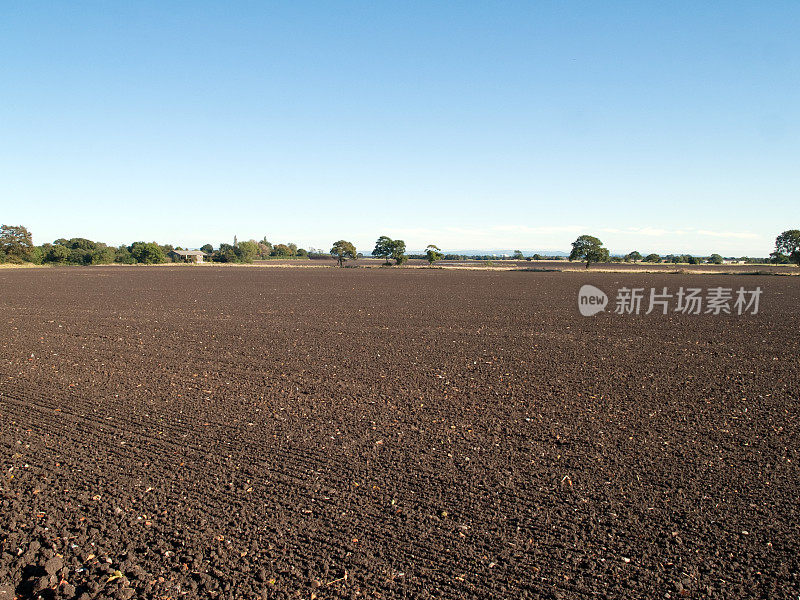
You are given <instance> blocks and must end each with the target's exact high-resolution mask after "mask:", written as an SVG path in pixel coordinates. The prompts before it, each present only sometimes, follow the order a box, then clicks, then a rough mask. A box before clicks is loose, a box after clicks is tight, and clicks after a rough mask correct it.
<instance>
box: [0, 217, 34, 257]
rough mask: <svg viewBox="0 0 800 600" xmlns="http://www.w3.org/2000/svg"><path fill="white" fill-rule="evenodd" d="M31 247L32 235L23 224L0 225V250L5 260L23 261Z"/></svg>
mask: <svg viewBox="0 0 800 600" xmlns="http://www.w3.org/2000/svg"><path fill="white" fill-rule="evenodd" d="M31 248H33V237H32V236H31V232H30V231H28V229H27V228H26V227H24V226H23V225H0V252H2V253H3V254H4V255H5V256H6V260H8V259H11V260H15V261H23V260H25V257H26V256H27V255H28V253H29V252H30V251H31Z"/></svg>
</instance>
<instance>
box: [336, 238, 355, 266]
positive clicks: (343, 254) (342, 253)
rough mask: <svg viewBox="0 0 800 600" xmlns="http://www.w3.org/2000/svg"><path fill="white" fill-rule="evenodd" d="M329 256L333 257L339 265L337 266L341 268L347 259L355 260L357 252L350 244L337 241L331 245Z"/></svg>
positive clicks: (344, 241)
mask: <svg viewBox="0 0 800 600" xmlns="http://www.w3.org/2000/svg"><path fill="white" fill-rule="evenodd" d="M331 256H333V257H334V258H335V259H336V261H337V262H338V263H339V266H340V267H342V266H344V262H345V261H346V260H347V259H348V258H352V259H353V260H355V259H356V258H357V257H358V252H356V247H355V246H354V245H353V244H351V243H350V242H348V241H346V240H339V241H338V242H336V243H334V244H333V247H332V248H331Z"/></svg>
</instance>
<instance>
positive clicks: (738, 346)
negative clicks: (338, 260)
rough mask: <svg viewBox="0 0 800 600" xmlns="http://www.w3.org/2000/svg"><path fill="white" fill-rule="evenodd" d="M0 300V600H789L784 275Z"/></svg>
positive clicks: (478, 280) (53, 272)
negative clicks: (621, 305) (587, 311)
mask: <svg viewBox="0 0 800 600" xmlns="http://www.w3.org/2000/svg"><path fill="white" fill-rule="evenodd" d="M584 283H592V284H594V285H596V286H598V287H600V288H602V289H605V290H606V291H609V292H612V291H613V290H615V289H616V288H618V287H621V286H623V285H628V286H632V285H636V286H640V287H651V286H652V287H657V288H660V287H664V286H666V287H668V288H671V289H676V288H678V287H679V286H692V285H693V286H696V287H702V288H706V287H711V286H716V285H724V286H726V287H738V286H740V285H741V286H744V287H746V288H748V289H752V288H754V287H755V286H756V285H760V286H761V287H762V289H763V290H764V292H763V296H762V301H761V310H760V313H759V314H758V315H755V316H753V315H743V316H736V315H731V316H728V315H725V316H713V315H699V316H688V315H669V316H663V315H649V316H644V315H641V316H634V315H627V316H619V315H614V314H609V313H603V314H600V315H597V316H595V317H591V318H584V317H581V316H580V315H579V314H578V311H577V291H578V288H579V287H580V286H581V285H582V284H584ZM0 289H2V295H0V315H1V317H0V334H2V337H1V338H0V457H1V458H2V464H0V600H5V599H6V598H14V597H15V596H19V597H22V598H33V597H37V596H41V597H44V598H82V599H89V598H131V597H141V598H172V599H179V598H225V599H238V598H260V597H265V598H270V597H275V598H283V597H287V598H289V597H291V598H306V599H310V598H314V597H316V598H320V599H322V598H359V597H369V598H400V597H407V598H426V597H436V598H454V599H455V598H499V597H507V598H520V597H523V598H526V597H527V598H604V597H607V598H678V597H692V598H699V597H707V596H711V597H714V598H797V596H798V594H800V558H799V557H800V513H799V511H798V503H799V502H800V499H799V498H798V495H799V494H798V492H800V470H799V469H798V464H799V463H800V452H799V451H798V450H799V449H800V448H799V444H798V440H799V439H800V438H799V437H798V435H799V434H800V431H799V430H798V429H799V428H798V408H800V398H799V396H800V335H798V331H800V317H798V311H797V307H798V303H799V302H800V278H794V277H769V276H734V275H707V276H690V275H670V274H650V275H648V274H635V273H631V274H618V273H614V274H602V273H592V272H591V271H590V272H589V273H529V272H491V271H463V270H462V271H455V270H450V271H447V270H413V269H409V270H391V269H363V270H357V269H342V270H338V269H257V268H250V269H237V268H218V267H200V268H184V267H162V268H124V267H120V268H115V267H105V268H82V269H78V268H74V269H69V268H65V269H41V270H27V269H20V270H7V271H0Z"/></svg>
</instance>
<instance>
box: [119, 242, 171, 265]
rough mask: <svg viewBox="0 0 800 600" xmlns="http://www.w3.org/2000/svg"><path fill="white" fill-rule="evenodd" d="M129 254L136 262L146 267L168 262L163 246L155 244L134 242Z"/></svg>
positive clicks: (129, 248)
mask: <svg viewBox="0 0 800 600" xmlns="http://www.w3.org/2000/svg"><path fill="white" fill-rule="evenodd" d="M128 252H130V253H131V256H132V257H133V258H134V260H136V262H138V263H142V264H145V265H153V264H158V263H163V262H166V260H167V258H166V256H165V255H164V251H163V250H162V249H161V246H159V245H158V244H156V243H155V242H134V243H133V244H131V245H130V246H129V247H128Z"/></svg>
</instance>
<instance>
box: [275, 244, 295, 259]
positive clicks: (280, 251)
mask: <svg viewBox="0 0 800 600" xmlns="http://www.w3.org/2000/svg"><path fill="white" fill-rule="evenodd" d="M272 253H273V254H274V255H275V256H291V255H292V249H291V248H289V246H287V245H286V244H278V245H277V246H274V247H273V248H272Z"/></svg>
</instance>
